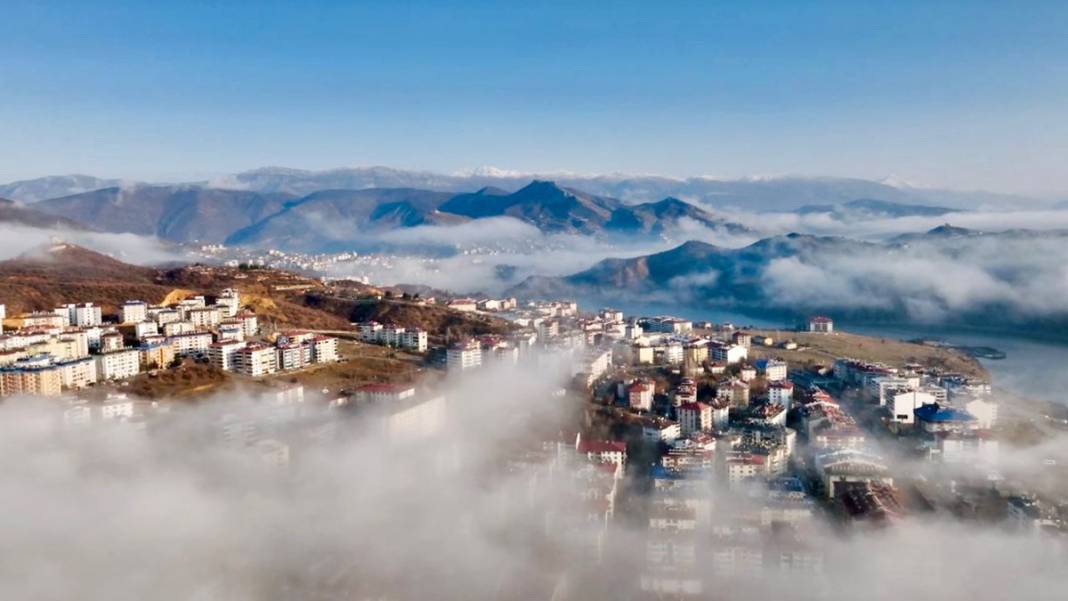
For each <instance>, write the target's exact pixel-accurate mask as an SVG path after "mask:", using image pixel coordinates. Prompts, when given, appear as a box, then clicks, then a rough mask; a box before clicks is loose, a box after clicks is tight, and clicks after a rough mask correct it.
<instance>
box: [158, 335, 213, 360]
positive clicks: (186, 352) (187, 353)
mask: <svg viewBox="0 0 1068 601" xmlns="http://www.w3.org/2000/svg"><path fill="white" fill-rule="evenodd" d="M167 344H170V345H171V348H173V349H174V354H175V355H177V356H179V357H200V356H206V355H207V354H208V348H210V347H211V334H210V333H208V332H188V333H184V334H177V335H174V336H168V337H167Z"/></svg>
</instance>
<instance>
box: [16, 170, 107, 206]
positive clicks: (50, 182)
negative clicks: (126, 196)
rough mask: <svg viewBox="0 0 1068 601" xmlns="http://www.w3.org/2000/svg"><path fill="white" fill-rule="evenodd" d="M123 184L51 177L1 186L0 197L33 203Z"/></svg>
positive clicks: (72, 176)
mask: <svg viewBox="0 0 1068 601" xmlns="http://www.w3.org/2000/svg"><path fill="white" fill-rule="evenodd" d="M121 184H122V182H121V181H120V180H117V179H101V178H99V177H93V176H91V175H51V176H47V177H39V178H36V179H27V180H20V181H17V182H11V183H7V184H3V185H0V197H2V198H11V199H14V200H16V201H18V202H25V203H33V202H37V201H39V200H45V199H48V198H59V197H61V196H70V195H72V194H81V193H82V192H91V191H93V190H99V189H101V188H109V187H112V186H119V185H121Z"/></svg>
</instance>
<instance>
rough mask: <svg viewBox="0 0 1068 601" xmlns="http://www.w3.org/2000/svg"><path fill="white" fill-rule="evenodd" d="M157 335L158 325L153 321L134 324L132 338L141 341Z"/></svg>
mask: <svg viewBox="0 0 1068 601" xmlns="http://www.w3.org/2000/svg"><path fill="white" fill-rule="evenodd" d="M156 334H159V325H157V324H156V322H154V321H147V320H146V321H139V322H137V323H135V324H134V337H136V338H137V339H138V340H143V339H144V338H145V337H146V336H155V335H156Z"/></svg>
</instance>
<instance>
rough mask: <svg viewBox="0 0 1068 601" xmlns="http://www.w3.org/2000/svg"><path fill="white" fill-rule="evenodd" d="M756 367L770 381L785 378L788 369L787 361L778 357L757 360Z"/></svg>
mask: <svg viewBox="0 0 1068 601" xmlns="http://www.w3.org/2000/svg"><path fill="white" fill-rule="evenodd" d="M756 368H757V369H758V370H760V373H761V374H762V375H763V376H764V379H765V380H767V381H768V382H781V381H783V380H785V379H786V375H787V371H788V369H787V365H786V362H785V361H779V360H778V359H760V360H758V361H757V362H756Z"/></svg>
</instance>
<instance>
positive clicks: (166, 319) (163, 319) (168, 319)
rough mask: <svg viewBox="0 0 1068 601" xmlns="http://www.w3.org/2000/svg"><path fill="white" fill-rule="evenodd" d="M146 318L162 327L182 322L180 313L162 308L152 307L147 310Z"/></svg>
mask: <svg viewBox="0 0 1068 601" xmlns="http://www.w3.org/2000/svg"><path fill="white" fill-rule="evenodd" d="M148 316H149V317H150V318H152V319H153V320H154V321H155V322H156V324H157V325H159V326H160V327H163V326H165V325H167V324H169V323H172V322H175V321H181V320H182V313H181V311H178V310H177V309H167V308H164V307H154V308H152V309H149V312H148Z"/></svg>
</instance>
